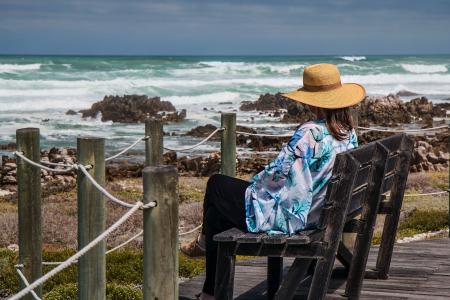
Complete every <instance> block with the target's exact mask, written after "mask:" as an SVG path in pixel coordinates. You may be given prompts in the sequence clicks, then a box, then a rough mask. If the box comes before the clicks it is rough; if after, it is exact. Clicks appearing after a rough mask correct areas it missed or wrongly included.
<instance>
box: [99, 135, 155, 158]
mask: <svg viewBox="0 0 450 300" xmlns="http://www.w3.org/2000/svg"><path fill="white" fill-rule="evenodd" d="M145 138H146V137H143V138H139V139H138V140H137V141H135V142H134V143H133V144H131V145H130V146H128V147H126V148H124V149H122V150H121V151H120V152H119V153H117V154H114V155H113V156H110V157H108V158H105V161H109V160H112V159H114V158H116V157H119V156H121V155H122V154H124V153H125V152H127V151H128V150H130V149H131V148H133V147H134V146H136V145H137V144H138V143H139V142H141V141H143V140H144V139H145Z"/></svg>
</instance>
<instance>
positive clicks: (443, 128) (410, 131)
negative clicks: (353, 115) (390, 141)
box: [357, 125, 449, 133]
mask: <svg viewBox="0 0 450 300" xmlns="http://www.w3.org/2000/svg"><path fill="white" fill-rule="evenodd" d="M357 128H358V129H361V130H366V131H379V132H391V133H417V132H427V131H439V130H446V129H449V126H448V125H443V126H438V127H431V128H419V129H383V128H375V127H362V126H358V127H357Z"/></svg>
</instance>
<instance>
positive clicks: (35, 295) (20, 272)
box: [15, 265, 41, 300]
mask: <svg viewBox="0 0 450 300" xmlns="http://www.w3.org/2000/svg"><path fill="white" fill-rule="evenodd" d="M15 267H16V271H17V274H19V277H20V279H22V282H23V283H24V284H25V286H26V287H28V286H29V285H30V283H29V282H28V280H27V278H26V277H25V275H24V274H23V273H22V271H20V269H19V268H21V267H23V266H20V265H16V266H15ZM30 293H31V295H33V298H34V299H36V300H41V298H39V296H38V295H37V294H36V292H35V291H33V290H31V291H30Z"/></svg>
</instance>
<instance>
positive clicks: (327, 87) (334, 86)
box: [303, 81, 342, 92]
mask: <svg viewBox="0 0 450 300" xmlns="http://www.w3.org/2000/svg"><path fill="white" fill-rule="evenodd" d="M341 86H342V84H341V82H340V81H339V82H336V83H332V84H326V85H308V84H303V88H304V89H305V90H307V91H309V92H323V91H330V90H335V89H337V88H340V87H341Z"/></svg>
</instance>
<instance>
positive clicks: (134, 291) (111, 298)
mask: <svg viewBox="0 0 450 300" xmlns="http://www.w3.org/2000/svg"><path fill="white" fill-rule="evenodd" d="M45 299H46V300H71V299H77V285H76V284H75V283H67V284H62V285H58V286H56V287H55V288H53V290H51V291H50V292H48V293H46V294H45ZM106 299H108V300H140V299H142V291H141V289H140V288H139V287H137V286H132V285H127V284H116V283H108V284H106Z"/></svg>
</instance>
